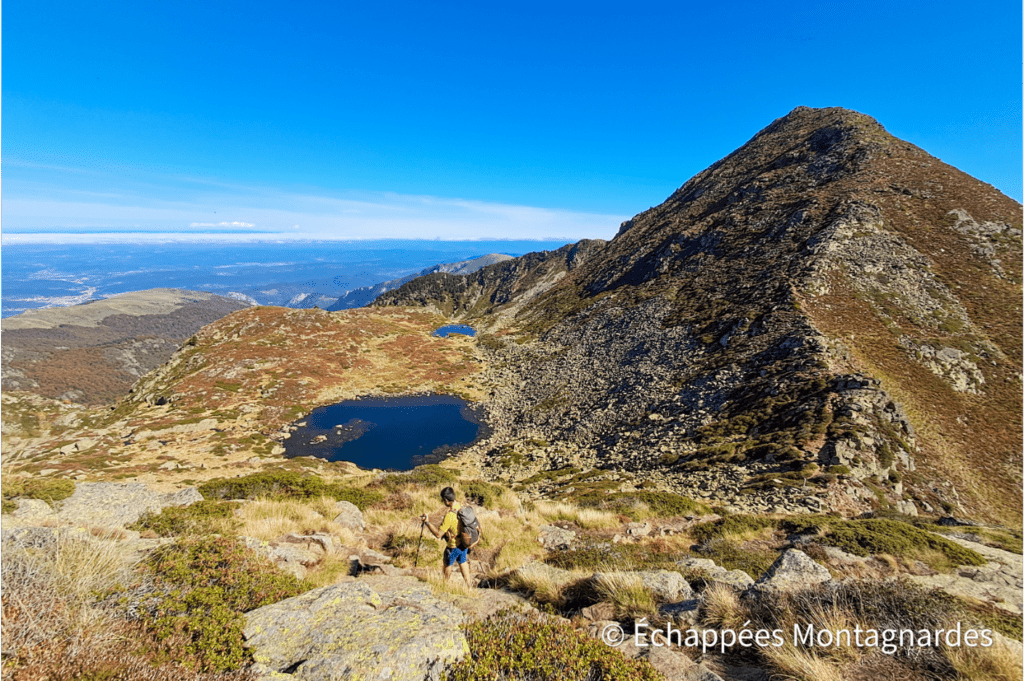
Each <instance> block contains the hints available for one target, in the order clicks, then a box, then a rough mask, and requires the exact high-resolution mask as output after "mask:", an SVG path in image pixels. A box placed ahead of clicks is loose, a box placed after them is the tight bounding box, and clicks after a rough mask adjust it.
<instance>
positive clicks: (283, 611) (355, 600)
mask: <svg viewBox="0 0 1024 681" xmlns="http://www.w3.org/2000/svg"><path fill="white" fill-rule="evenodd" d="M389 585H390V588H389V589H388V590H384V589H381V590H380V592H379V593H378V592H377V591H374V590H373V589H371V588H370V587H369V586H367V585H366V584H363V583H360V582H358V581H356V582H346V583H342V584H334V585H331V586H325V587H321V588H319V589H314V590H313V591H308V592H306V593H304V594H301V595H299V596H296V597H294V598H289V599H287V600H284V601H280V602H278V603H274V604H273V605H268V606H265V607H262V608H258V609H256V610H253V611H252V612H249V613H247V614H246V616H245V617H246V626H245V630H244V635H245V638H246V644H247V645H248V646H249V647H250V648H251V649H252V651H253V659H254V660H255V661H256V663H257V665H258V669H259V670H260V671H261V672H262V676H263V678H272V677H273V674H274V673H283V672H285V671H286V670H287V673H288V674H290V676H289V677H288V678H293V679H296V680H302V681H335V680H337V681H340V680H341V679H365V680H367V681H372V680H375V679H388V680H389V681H404V680H408V681H422V680H423V679H424V678H430V679H437V678H439V676H440V671H441V669H443V667H444V666H445V665H446V664H448V663H450V662H455V661H457V660H459V659H461V658H462V657H463V656H465V655H466V654H467V653H468V652H469V645H468V644H467V642H466V639H465V637H464V636H463V634H462V623H463V615H462V612H461V611H460V610H459V609H458V608H456V607H454V606H452V605H449V604H447V603H444V602H442V601H440V600H438V599H437V598H435V597H434V596H433V595H431V593H430V588H429V587H428V586H426V585H425V584H423V583H421V582H419V581H417V580H416V579H414V578H405V579H401V580H393V581H392V582H390V583H389Z"/></svg>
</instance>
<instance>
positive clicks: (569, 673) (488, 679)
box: [444, 614, 661, 681]
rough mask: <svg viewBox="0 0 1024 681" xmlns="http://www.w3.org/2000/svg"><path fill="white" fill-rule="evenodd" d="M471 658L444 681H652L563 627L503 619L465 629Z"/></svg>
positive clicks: (650, 674)
mask: <svg viewBox="0 0 1024 681" xmlns="http://www.w3.org/2000/svg"><path fill="white" fill-rule="evenodd" d="M466 638H467V640H468V641H469V649H470V655H468V656H467V657H465V658H464V659H462V660H460V661H459V662H457V663H455V664H453V665H451V666H449V668H448V669H447V670H446V673H445V677H444V678H445V679H446V680H447V681H492V680H493V679H530V680H531V681H591V680H592V679H601V680H602V681H655V680H657V679H660V678H661V677H660V675H659V674H658V673H657V672H656V671H655V670H654V668H653V667H651V665H650V664H649V663H648V662H647V661H645V660H631V659H629V658H626V657H625V656H623V655H622V653H620V652H618V651H617V650H615V649H614V648H611V647H609V646H607V645H606V644H604V643H603V642H601V641H599V640H598V639H595V638H593V637H591V636H589V635H588V634H587V633H586V632H583V631H580V630H578V629H574V628H573V627H572V626H570V625H567V624H561V623H558V622H557V621H552V620H547V619H543V618H539V617H524V616H521V615H514V614H505V615H499V616H497V617H492V618H491V619H488V620H485V621H483V622H478V623H476V624H472V625H470V626H469V627H467V628H466Z"/></svg>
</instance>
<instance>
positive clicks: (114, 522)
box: [57, 482, 203, 527]
mask: <svg viewBox="0 0 1024 681" xmlns="http://www.w3.org/2000/svg"><path fill="white" fill-rule="evenodd" d="M202 499H203V497H202V495H201V494H199V492H198V491H197V490H196V488H195V487H188V488H186V489H183V490H180V491H178V492H174V493H172V494H161V493H159V492H155V491H153V490H151V489H150V488H149V487H147V486H146V485H144V484H142V483H139V482H80V483H77V484H76V485H75V493H74V494H72V495H71V496H70V497H68V498H67V499H65V500H64V501H63V502H61V503H60V508H59V510H58V512H57V518H58V519H59V520H62V521H64V522H68V523H72V524H75V525H97V526H101V527H124V526H125V525H130V524H132V523H134V522H135V521H136V520H138V519H139V517H140V516H141V515H142V514H143V513H145V512H147V511H151V512H153V513H159V512H160V510H161V509H164V508H167V507H169V506H189V505H191V504H194V503H195V502H197V501H202Z"/></svg>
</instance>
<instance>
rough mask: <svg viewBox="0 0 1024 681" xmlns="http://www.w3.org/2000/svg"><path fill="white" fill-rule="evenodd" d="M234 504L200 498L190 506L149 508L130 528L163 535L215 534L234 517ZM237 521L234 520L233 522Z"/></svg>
mask: <svg viewBox="0 0 1024 681" xmlns="http://www.w3.org/2000/svg"><path fill="white" fill-rule="evenodd" d="M234 509H235V506H234V504H229V503H226V502H223V501H210V500H204V501H198V502H196V503H194V504H192V505H191V506H170V507H168V508H165V509H163V510H161V511H160V512H159V513H153V512H152V511H146V512H145V513H143V514H142V515H141V516H139V519H138V520H137V521H135V522H134V523H132V524H131V525H129V526H128V529H129V530H136V531H138V532H145V531H146V530H150V531H152V532H154V533H156V534H157V536H160V537H177V536H180V535H186V534H213V533H215V532H216V531H217V530H218V529H220V527H222V526H223V525H224V524H225V522H224V521H225V520H227V519H231V518H233V513H234ZM231 524H234V523H231Z"/></svg>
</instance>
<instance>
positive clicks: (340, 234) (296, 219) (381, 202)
mask: <svg viewBox="0 0 1024 681" xmlns="http://www.w3.org/2000/svg"><path fill="white" fill-rule="evenodd" d="M218 190H219V191H217V192H216V193H214V192H209V193H206V194H205V195H202V196H200V197H198V198H197V200H196V201H194V202H193V201H189V202H185V201H170V200H164V199H156V198H148V197H145V196H138V195H136V196H128V197H126V196H123V195H122V196H121V197H119V198H118V199H117V200H116V201H112V200H110V199H109V198H108V197H107V195H105V194H100V193H94V194H91V195H90V194H88V193H85V192H80V191H79V192H75V194H74V195H73V196H71V195H64V196H61V195H59V193H58V192H54V194H55V195H54V196H49V197H46V196H40V195H39V192H32V194H34V195H29V196H20V195H18V194H16V193H15V192H13V191H12V190H11V188H10V185H8V187H5V192H4V194H5V195H4V202H3V224H4V227H5V228H6V229H5V232H6V233H5V234H4V235H3V242H4V243H39V242H50V243H53V242H63V243H88V242H95V241H239V240H248V241H275V240H283V241H284V240H286V241H296V240H311V239H312V240H360V239H437V238H439V239H452V240H474V239H564V240H576V239H581V238H605V239H607V238H611V237H612V236H613V235H614V234H615V231H616V230H617V229H618V225H619V223H620V222H622V220H624V219H625V218H626V217H627V216H621V215H602V214H595V213H584V212H577V211H567V210H556V209H549V208H539V207H534V206H518V205H511V204H501V203H488V202H484V201H473V200H466V199H459V198H445V197H436V196H417V195H404V194H395V193H384V192H380V193H362V194H360V195H358V196H357V197H355V198H352V197H337V196H328V195H325V194H318V193H294V192H281V191H276V190H267V189H265V188H251V189H246V188H234V191H230V192H225V191H224V188H223V187H219V188H218ZM213 212H218V213H225V214H228V215H232V216H238V217H237V218H234V219H232V220H230V221H222V222H212V221H211V222H207V221H203V220H202V218H201V217H200V216H206V215H210V214H212V213H213ZM256 225H260V227H259V230H258V231H257V230H255V229H254V228H255V226H256ZM299 225H301V228H300V227H299ZM12 228H13V229H14V230H16V233H11V231H10V230H11V229H12ZM214 228H216V229H223V228H234V229H236V230H253V231H252V232H250V233H246V234H239V233H235V234H217V233H216V232H215V231H214V232H213V233H204V232H203V230H204V229H206V230H211V229H214ZM36 230H38V232H36ZM71 232H73V233H71Z"/></svg>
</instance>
